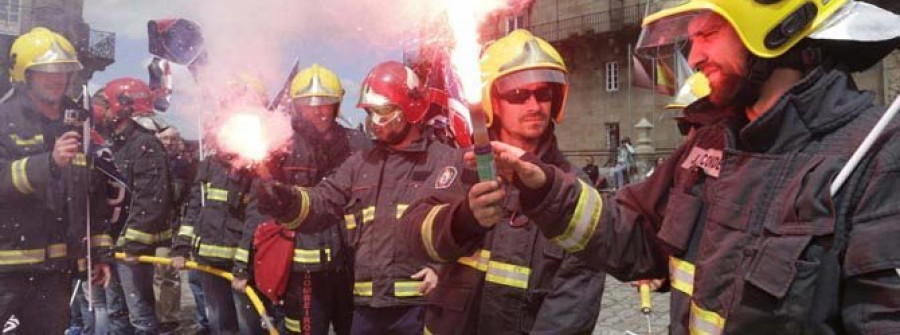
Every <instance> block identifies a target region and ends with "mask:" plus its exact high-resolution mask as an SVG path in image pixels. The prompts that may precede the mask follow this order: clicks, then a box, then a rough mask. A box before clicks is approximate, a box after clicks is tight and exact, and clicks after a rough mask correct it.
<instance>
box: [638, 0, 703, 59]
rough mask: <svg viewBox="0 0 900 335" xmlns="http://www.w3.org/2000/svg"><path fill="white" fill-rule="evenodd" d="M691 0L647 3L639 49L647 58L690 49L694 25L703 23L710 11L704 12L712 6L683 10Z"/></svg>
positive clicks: (655, 0)
mask: <svg viewBox="0 0 900 335" xmlns="http://www.w3.org/2000/svg"><path fill="white" fill-rule="evenodd" d="M688 2H690V1H689V0H651V1H650V2H649V3H647V11H646V13H645V15H644V23H643V28H642V29H641V35H640V37H638V42H637V47H636V48H635V53H636V54H637V55H638V56H640V57H644V58H666V57H671V56H672V55H674V54H675V53H676V52H682V53H687V52H688V47H689V45H690V43H689V42H690V37H691V36H690V31H689V27H690V26H691V25H693V26H695V27H700V26H703V22H700V21H702V20H707V19H708V18H709V15H700V14H703V13H707V12H709V11H708V10H697V9H690V10H683V9H679V8H678V7H680V6H682V5H684V4H686V3H688Z"/></svg>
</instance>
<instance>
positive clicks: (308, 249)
mask: <svg viewBox="0 0 900 335" xmlns="http://www.w3.org/2000/svg"><path fill="white" fill-rule="evenodd" d="M330 132H331V134H330V135H329V138H328V139H326V138H324V136H322V135H319V134H318V133H317V132H316V131H315V129H312V127H311V126H298V127H296V132H295V133H294V136H293V138H292V139H291V147H290V151H289V153H288V155H287V156H286V157H285V160H284V161H283V162H281V164H280V171H279V172H280V176H279V177H280V178H279V179H281V181H282V182H284V183H286V184H290V185H295V186H302V187H312V186H315V185H316V184H318V183H319V181H321V180H322V178H325V177H326V176H328V175H330V174H332V173H333V172H334V170H335V169H337V168H338V166H340V165H341V163H343V162H344V161H345V160H347V158H348V157H350V155H352V154H353V153H354V152H357V151H362V150H365V149H368V148H370V147H371V146H372V142H371V141H370V140H369V139H368V138H366V136H365V134H363V133H362V132H361V131H359V130H355V129H346V128H344V127H341V126H340V125H338V124H336V123H335V124H334V125H332V127H331V130H330ZM332 219H334V218H332ZM336 220H337V221H336V222H331V223H322V224H315V225H302V226H300V227H299V228H298V229H297V234H296V238H295V241H296V247H295V248H294V257H293V266H292V270H293V271H297V272H301V271H323V270H328V271H336V270H349V266H351V265H352V264H351V263H350V260H351V257H352V255H350V254H348V253H347V250H346V249H347V247H346V244H345V241H344V235H345V232H344V231H343V229H344V228H345V227H344V225H342V224H340V223H343V222H344V220H343V217H341V218H340V219H336Z"/></svg>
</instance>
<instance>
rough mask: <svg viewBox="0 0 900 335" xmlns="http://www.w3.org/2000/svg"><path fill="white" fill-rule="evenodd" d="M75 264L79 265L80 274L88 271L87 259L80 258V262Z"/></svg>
mask: <svg viewBox="0 0 900 335" xmlns="http://www.w3.org/2000/svg"><path fill="white" fill-rule="evenodd" d="M75 263H78V272H85V271H87V259H86V258H79V259H78V261H76V262H75Z"/></svg>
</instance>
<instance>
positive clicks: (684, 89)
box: [666, 72, 723, 136]
mask: <svg viewBox="0 0 900 335" xmlns="http://www.w3.org/2000/svg"><path fill="white" fill-rule="evenodd" d="M707 95H709V80H708V79H706V76H705V75H704V74H703V72H696V73H694V74H692V75H691V76H690V77H688V78H687V79H686V80H685V81H684V84H681V88H679V89H678V92H677V93H675V99H672V101H671V102H669V104H668V105H666V109H668V110H673V111H675V112H677V113H678V114H677V116H675V123H676V125H677V126H678V133H680V134H681V136H693V132H694V129H696V128H698V127H700V126H701V125H703V124H713V123H716V120H715V119H716V118H715V116H720V117H721V116H723V114H717V115H716V114H714V115H709V114H708V113H707V114H704V113H698V112H697V111H700V112H702V111H704V109H703V108H700V106H701V104H697V105H694V102H696V101H697V100H700V99H702V98H703V97H706V96H707ZM691 105H694V107H691V108H690V109H688V108H687V107H688V106H691Z"/></svg>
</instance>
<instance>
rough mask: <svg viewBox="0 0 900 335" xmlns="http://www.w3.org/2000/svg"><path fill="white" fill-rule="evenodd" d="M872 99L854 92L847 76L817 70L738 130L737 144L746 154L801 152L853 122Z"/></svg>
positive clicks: (867, 95) (853, 85)
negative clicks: (797, 150)
mask: <svg viewBox="0 0 900 335" xmlns="http://www.w3.org/2000/svg"><path fill="white" fill-rule="evenodd" d="M872 97H873V94H872V93H871V92H865V91H859V90H857V89H856V88H855V84H854V83H853V80H852V79H851V78H849V75H848V74H847V73H844V72H841V71H838V70H824V69H822V68H817V69H815V70H813V71H812V72H811V73H809V74H808V75H807V76H806V77H805V78H804V79H803V80H801V81H800V82H799V83H797V84H796V85H794V87H792V88H791V89H789V90H788V91H787V92H786V93H785V94H784V95H783V96H781V98H779V99H778V101H777V102H776V103H775V105H773V106H772V108H771V109H770V110H769V111H768V112H766V113H764V114H763V115H762V116H760V117H759V118H757V119H756V120H754V121H753V122H751V123H749V124H747V125H746V126H745V127H744V128H743V129H741V131H740V133H739V136H740V140H741V143H742V144H743V146H744V147H745V148H746V149H747V150H750V151H753V152H766V153H774V154H778V153H784V152H790V151H793V150H796V149H799V148H802V147H803V146H804V145H806V144H807V143H808V142H809V141H811V140H812V139H814V138H816V137H819V136H821V135H824V134H827V133H829V132H831V131H833V130H835V129H837V128H839V127H841V126H843V125H845V124H847V123H848V122H850V121H851V120H853V119H854V118H856V116H857V115H859V114H860V113H861V112H862V111H863V110H865V109H866V108H868V107H869V106H871V105H872Z"/></svg>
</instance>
